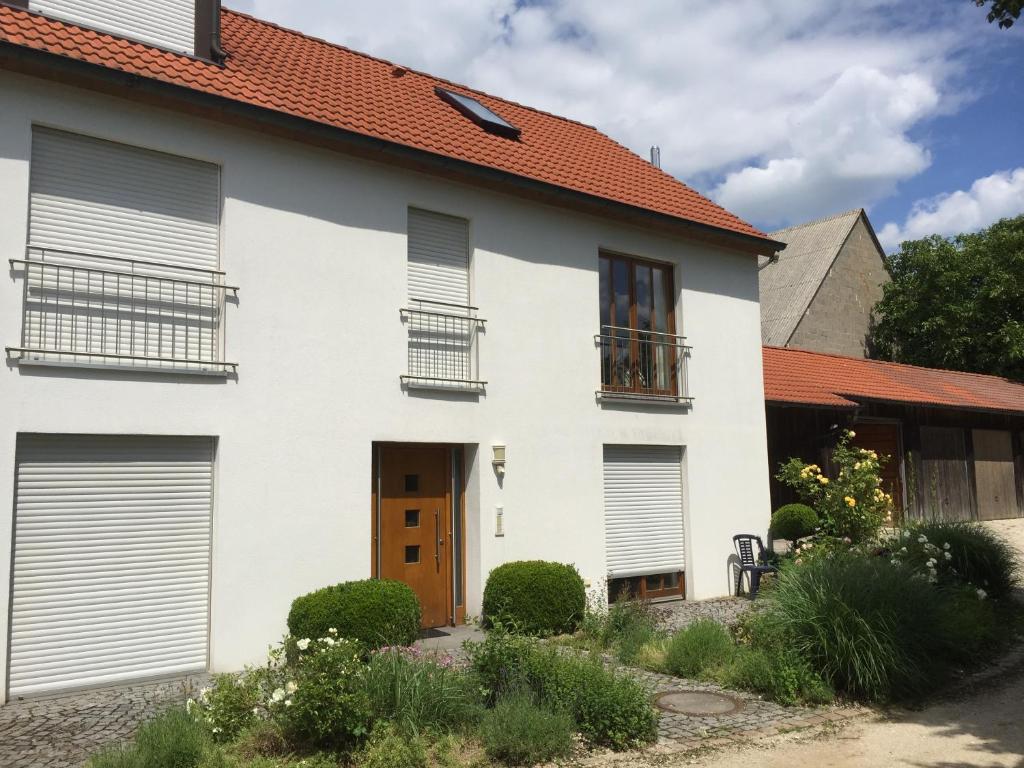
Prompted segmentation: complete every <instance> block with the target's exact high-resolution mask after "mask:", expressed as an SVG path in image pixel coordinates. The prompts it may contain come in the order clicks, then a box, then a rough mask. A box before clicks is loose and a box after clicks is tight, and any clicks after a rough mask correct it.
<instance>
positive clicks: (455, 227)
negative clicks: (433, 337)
mask: <svg viewBox="0 0 1024 768" xmlns="http://www.w3.org/2000/svg"><path fill="white" fill-rule="evenodd" d="M409 299H410V300H411V301H414V302H415V301H417V300H419V301H439V302H443V303H446V304H458V305H461V306H465V305H467V304H469V222H468V221H466V220H465V219H459V218H456V217H455V216H445V215H444V214H440V213H431V212H429V211H421V210H419V209H418V208H410V209H409Z"/></svg>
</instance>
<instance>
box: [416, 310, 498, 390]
mask: <svg viewBox="0 0 1024 768" xmlns="http://www.w3.org/2000/svg"><path fill="white" fill-rule="evenodd" d="M476 313H477V308H476V307H470V306H464V305H461V304H448V303H445V302H440V301H426V300H422V301H419V300H414V301H412V303H411V306H409V307H404V308H403V309H402V310H401V316H402V322H404V323H405V325H406V327H407V329H408V332H409V349H408V362H407V366H408V367H407V368H406V373H405V374H403V375H402V377H401V379H402V384H403V386H406V387H409V388H421V389H442V390H453V391H457V392H475V393H480V392H483V391H484V389H485V387H486V386H487V382H486V381H483V380H482V379H481V378H480V374H479V366H480V361H479V353H478V346H477V340H478V338H479V336H480V333H481V332H482V331H483V330H484V324H485V323H486V321H485V320H482V319H480V318H479V317H477V316H476Z"/></svg>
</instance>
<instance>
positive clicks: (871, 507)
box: [777, 430, 893, 542]
mask: <svg viewBox="0 0 1024 768" xmlns="http://www.w3.org/2000/svg"><path fill="white" fill-rule="evenodd" d="M855 436H856V433H855V432H853V431H852V430H846V431H844V432H843V433H842V435H841V436H840V438H839V442H838V443H837V444H836V447H835V448H834V449H833V451H832V465H833V467H834V468H835V475H834V476H833V477H828V476H827V475H825V474H824V472H823V471H822V469H821V467H819V466H818V465H817V464H806V463H804V462H803V461H801V460H800V459H795V458H794V459H790V460H789V461H787V462H786V463H785V464H783V465H782V468H781V469H780V471H779V474H778V475H777V477H778V478H779V480H781V481H782V482H784V483H785V484H786V485H788V486H790V487H791V488H793V489H794V490H795V491H796V492H797V494H798V495H799V496H800V498H801V500H802V501H803V502H804V503H805V504H807V505H809V506H810V507H812V508H813V509H814V510H815V511H816V512H817V513H818V519H819V521H820V523H821V531H822V533H823V534H825V535H826V536H832V537H835V538H840V539H842V538H849V539H850V540H852V541H853V542H862V541H867V540H870V539H871V538H873V537H874V536H876V535H877V534H878V531H879V529H880V528H881V526H882V524H883V523H886V522H891V521H892V510H893V506H892V496H890V495H889V494H887V493H885V491H883V490H882V487H881V485H882V478H881V477H880V476H879V470H880V469H881V467H882V465H883V464H884V463H885V462H886V461H888V458H889V457H887V456H886V457H880V456H879V455H878V454H877V453H875V452H874V451H871V450H867V449H865V448H857V447H855V446H853V445H852V444H851V441H852V440H853V438H854V437H855Z"/></svg>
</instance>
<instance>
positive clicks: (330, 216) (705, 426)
mask: <svg viewBox="0 0 1024 768" xmlns="http://www.w3.org/2000/svg"><path fill="white" fill-rule="evenodd" d="M0 105H2V109H0V200H2V201H3V204H2V205H0V255H2V256H3V258H5V259H6V258H12V257H20V256H21V255H23V254H24V248H25V242H26V224H27V204H28V178H29V167H28V166H29V156H30V139H31V126H32V124H33V122H36V123H40V124H45V125H50V126H53V127H58V128H63V129H67V130H72V131H77V132H82V133H88V134H92V135H95V136H99V137H103V138H107V139H111V140H115V141H121V142H126V143H129V144H135V145H139V146H144V147H150V148H154V149H159V150H163V151H167V152H172V153H176V154H181V155H186V156H191V157H195V158H199V159H202V160H208V161H211V162H215V163H218V164H219V165H220V166H221V167H222V185H223V195H224V203H223V221H222V227H223V229H222V259H221V262H222V268H223V269H225V270H226V271H227V273H228V282H230V283H233V284H237V285H239V286H241V291H240V292H239V301H238V304H237V305H232V304H229V305H228V311H227V357H228V359H229V360H237V361H238V362H239V363H240V366H239V369H238V378H237V380H228V381H221V380H217V379H209V378H205V377H194V378H191V377H176V378H167V377H164V376H160V375H155V374H137V375H135V374H130V373H129V374H126V373H123V372H102V371H100V372H97V371H87V370H71V369H54V368H50V369H43V368H34V369H32V368H29V367H28V366H25V367H22V368H19V367H18V366H17V365H16V364H11V363H10V362H9V364H8V365H7V366H6V367H5V368H4V370H2V371H0V403H2V411H0V498H2V499H7V500H8V502H7V504H6V505H5V506H4V508H3V509H2V511H0V573H3V574H9V573H10V562H9V557H10V552H11V542H10V536H11V532H12V525H11V514H12V509H11V503H10V501H9V500H10V499H11V498H12V494H13V487H12V486H13V477H14V450H15V441H16V436H17V433H19V432H57V433H73V432H82V433H140V434H198V435H215V436H217V437H218V440H219V447H218V457H217V483H216V499H215V508H214V544H213V549H214V553H213V570H212V618H211V665H212V668H213V669H214V670H230V669H236V668H239V667H240V666H242V665H243V664H244V663H247V662H251V661H254V660H258V659H259V658H261V657H262V654H263V653H264V651H265V649H266V646H267V644H268V643H269V642H272V641H274V640H275V639H277V638H278V637H279V636H280V635H281V634H282V633H283V632H284V630H285V626H284V618H285V615H286V613H287V610H288V606H289V604H290V602H291V600H292V599H293V598H294V597H295V596H296V595H299V594H302V593H304V592H307V591H309V590H311V589H313V588H316V587H319V586H323V585H325V584H329V583H334V582H338V581H342V580H346V579H354V578H363V577H366V576H368V575H370V474H371V445H372V443H373V442H374V441H410V442H415V441H424V442H450V443H462V444H467V445H471V446H474V445H478V446H479V449H478V450H473V449H469V450H467V455H468V456H469V457H470V460H471V462H472V466H470V467H469V468H468V470H469V478H468V486H469V487H468V489H467V510H466V512H467V519H468V526H467V527H468V531H467V573H468V579H467V582H468V583H467V590H468V595H467V597H468V608H469V613H470V614H474V613H477V612H478V611H479V605H480V599H481V592H482V589H483V582H484V579H485V578H486V575H487V572H488V571H489V570H490V569H491V568H492V567H494V566H495V565H497V564H498V563H500V562H503V561H505V560H508V559H516V558H524V557H530V558H547V559H554V560H561V561H566V562H573V563H575V564H576V565H577V566H578V567H579V569H580V571H581V572H582V573H583V575H584V577H585V578H587V579H590V580H592V581H593V582H594V583H595V584H597V583H599V582H600V581H602V580H603V578H604V573H605V564H604V559H605V558H604V530H603V522H602V516H603V505H602V445H603V444H605V443H626V444H664V445H682V446H685V487H684V497H685V499H686V510H685V525H686V549H687V552H686V557H687V590H688V593H689V594H688V597H690V598H705V597H712V596H717V595H722V594H726V593H728V592H729V590H730V584H729V578H728V571H727V559H728V556H729V555H730V554H731V552H732V547H731V536H732V535H733V534H734V533H737V532H740V531H756V532H761V531H762V528H763V527H764V525H765V522H766V521H767V519H768V511H769V496H768V475H767V466H768V464H767V453H766V445H765V424H764V399H763V390H762V378H761V348H760V318H759V312H758V304H757V270H756V260H755V259H754V258H753V257H751V256H744V255H741V254H733V253H730V252H728V251H724V250H719V249H715V248H712V247H709V246H706V245H702V244H699V243H695V242H689V241H684V240H681V239H671V238H666V237H664V236H659V235H654V234H650V233H646V232H644V231H643V230H641V229H638V228H633V227H627V226H624V225H619V224H616V223H613V222H610V221H606V220H601V219H597V218H591V217H587V216H583V215H579V214H576V213H572V212H569V211H566V210H562V209H557V208H553V207H547V206H542V205H539V204H535V203H531V202H528V201H524V200H521V199H518V198H514V197H507V196H503V195H501V194H497V193H492V192H487V191H483V190H480V189H476V188H469V187H463V186H460V185H457V184H453V183H450V182H445V181H441V180H436V179H434V178H432V177H429V176H425V175H419V174H414V173H411V172H408V171H403V170H399V169H392V168H388V167H386V166H382V165H377V164H373V163H369V162H363V161H358V160H354V159H351V158H349V157H346V156H343V155H339V154H336V153H331V152H327V151H324V150H319V149H315V148H311V147H307V146H304V145H301V144H296V143H291V142H286V141H282V140H278V139H273V138H268V137H265V136H261V135H260V134H257V133H248V132H244V131H240V130H237V129H234V128H229V127H226V126H221V125H218V124H215V123H212V122H206V121H202V120H199V119H195V118H190V117H185V116H180V115H176V114H173V113H170V112H164V111H159V110H154V109H152V108H148V107H143V106H137V105H133V104H132V103H130V102H128V101H121V100H117V99H112V98H108V97H103V96H99V95H95V94H90V93H87V92H84V91H80V90H76V89H70V88H64V87H61V86H57V85H54V84H50V83H46V82H44V81H41V80H35V79H32V78H25V77H21V76H15V75H9V74H0ZM567 151H572V148H567ZM410 205H412V206H419V207H423V208H426V209H430V210H435V211H440V212H444V213H450V214H454V215H458V216H463V217H466V218H468V219H469V220H470V222H471V225H470V234H471V244H472V247H473V262H472V267H471V273H472V277H471V280H472V301H473V303H474V304H475V305H476V306H478V307H480V315H481V317H484V318H486V319H487V321H488V322H487V330H486V334H484V335H483V336H482V337H481V340H480V371H481V375H482V377H483V378H484V379H486V380H487V381H488V382H489V384H488V387H487V394H486V396H484V397H481V398H480V399H479V400H474V399H465V398H452V399H445V398H440V397H432V396H427V395H410V394H406V393H404V392H403V391H402V389H401V388H400V386H399V375H400V374H402V373H403V372H404V367H405V360H406V331H405V327H404V326H403V324H402V323H401V322H400V319H399V307H401V306H402V305H403V303H404V302H405V299H406V281H405V271H406V238H405V228H406V212H407V208H408V206H410ZM600 248H608V249H613V250H616V251H621V252H625V253H631V254H635V255H638V256H642V257H644V258H649V259H655V260H662V261H667V262H671V263H673V264H674V265H675V275H676V282H677V288H678V289H679V292H678V293H679V298H678V304H677V307H676V310H677V315H676V317H677V326H678V328H679V332H681V333H684V334H685V335H686V336H687V338H688V342H689V343H690V344H692V346H693V355H692V358H691V360H690V374H689V377H690V389H691V393H692V394H693V395H694V397H695V398H696V399H695V402H694V405H693V407H692V409H690V410H678V409H670V408H664V407H657V406H633V407H607V406H605V407H602V406H600V405H598V404H597V402H596V400H595V397H594V392H595V389H597V388H598V385H599V371H600V369H599V359H598V351H597V348H596V347H595V345H594V341H593V336H594V333H595V332H596V330H597V325H598V273H597V265H598V251H599V249H600ZM21 290H22V281H21V278H19V277H15V276H14V275H13V274H12V275H11V276H10V277H9V278H8V279H7V280H4V281H0V340H2V341H3V342H4V343H5V344H17V342H18V339H19V338H20V327H21ZM680 318H681V320H680ZM492 443H504V444H506V445H507V446H508V465H507V474H506V477H505V479H504V483H503V485H502V486H501V487H499V484H498V483H497V481H496V478H495V476H494V473H493V472H492V470H491V467H490V458H491V449H490V446H491V444H492ZM499 504H500V505H502V506H503V507H504V512H505V536H504V537H503V538H496V537H495V536H494V535H493V534H494V508H495V506H496V505H499ZM9 588H10V582H9V577H8V576H6V575H5V576H4V577H3V578H2V579H0V629H2V631H0V658H4V659H6V657H7V652H6V647H5V644H6V642H7V636H8V633H7V618H8V617H7V609H8V605H9ZM4 674H6V669H5V670H4Z"/></svg>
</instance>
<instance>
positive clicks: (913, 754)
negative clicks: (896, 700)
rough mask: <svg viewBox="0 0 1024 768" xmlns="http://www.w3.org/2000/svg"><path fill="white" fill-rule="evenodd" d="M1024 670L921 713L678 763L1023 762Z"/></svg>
mask: <svg viewBox="0 0 1024 768" xmlns="http://www.w3.org/2000/svg"><path fill="white" fill-rule="evenodd" d="M1022 705H1024V669H1022V668H1018V669H1017V670H1016V672H1015V673H1014V674H1013V675H1012V676H1011V677H1010V678H1009V679H1005V678H1004V680H1003V682H1002V683H1001V684H1000V685H999V686H998V687H997V688H996V689H995V690H993V689H991V688H988V689H987V690H980V691H975V692H973V693H972V694H970V695H969V696H967V697H966V698H964V699H962V700H959V701H950V702H945V703H942V704H939V705H936V706H932V707H929V708H927V709H925V710H923V711H920V712H896V713H892V714H891V715H890V716H889V717H888V718H887V719H881V718H879V719H875V720H868V721H860V722H857V723H853V724H850V725H848V726H847V727H845V728H842V729H840V730H838V731H836V732H834V733H832V734H828V733H826V734H823V735H820V736H817V737H814V738H811V739H801V737H799V736H796V737H794V738H793V739H791V740H788V741H787V740H780V741H778V742H777V743H775V744H771V743H761V744H759V745H757V747H756V748H754V749H750V750H743V751H734V752H729V753H724V752H723V753H720V754H716V755H711V756H707V757H705V758H703V759H702V758H696V759H693V758H691V759H690V760H685V761H680V763H679V765H686V764H691V765H693V764H696V765H703V766H709V767H710V766H714V768H726V766H730V767H731V766H742V765H756V766H757V767H758V768H811V767H812V766H813V767H814V768H818V767H819V766H830V767H832V768H876V766H892V767H893V768H904V767H906V768H911V767H913V768H953V766H978V768H996V766H998V767H999V768H1022V767H1024V724H1022V716H1024V706H1022Z"/></svg>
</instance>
